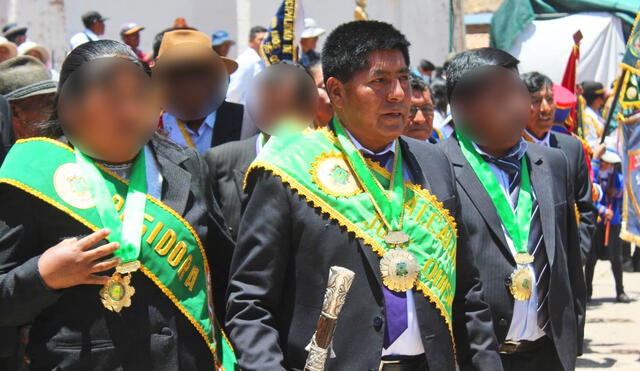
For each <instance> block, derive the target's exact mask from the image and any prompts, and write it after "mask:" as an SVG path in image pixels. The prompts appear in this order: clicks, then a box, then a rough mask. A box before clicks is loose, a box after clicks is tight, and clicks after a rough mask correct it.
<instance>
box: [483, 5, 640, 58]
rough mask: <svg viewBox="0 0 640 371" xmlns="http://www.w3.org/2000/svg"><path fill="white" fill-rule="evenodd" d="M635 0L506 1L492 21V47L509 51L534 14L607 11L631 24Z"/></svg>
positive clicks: (639, 9)
mask: <svg viewBox="0 0 640 371" xmlns="http://www.w3.org/2000/svg"><path fill="white" fill-rule="evenodd" d="M638 11H640V1H638V0H505V1H504V2H503V3H502V5H501V6H500V8H499V9H498V10H497V11H496V12H495V14H494V15H493V18H492V20H491V46H493V47H496V48H500V49H503V50H509V49H511V47H512V44H513V41H514V40H515V39H516V38H517V37H518V35H520V34H521V33H522V32H523V31H524V30H525V29H526V28H527V26H529V24H531V22H533V20H534V19H535V18H536V16H537V15H543V14H549V15H551V14H562V13H569V14H574V13H581V12H608V13H612V14H614V15H615V16H616V17H618V18H620V19H621V20H622V21H623V22H624V23H626V24H629V25H632V24H633V21H634V19H635V16H636V14H637V13H638Z"/></svg>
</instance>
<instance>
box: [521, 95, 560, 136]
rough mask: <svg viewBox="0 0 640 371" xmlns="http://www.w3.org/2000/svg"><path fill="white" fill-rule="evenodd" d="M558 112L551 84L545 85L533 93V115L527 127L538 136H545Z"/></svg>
mask: <svg viewBox="0 0 640 371" xmlns="http://www.w3.org/2000/svg"><path fill="white" fill-rule="evenodd" d="M555 114H556V102H555V100H554V99H553V90H552V88H551V86H545V87H543V88H542V89H540V90H538V91H537V92H535V93H532V94H531V115H530V117H529V123H528V124H527V129H528V130H529V132H530V133H532V134H534V135H535V136H537V137H538V138H542V137H544V136H545V135H546V134H547V132H548V131H549V130H551V127H552V126H553V120H554V117H555Z"/></svg>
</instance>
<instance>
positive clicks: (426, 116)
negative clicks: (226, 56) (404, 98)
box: [404, 90, 433, 141]
mask: <svg viewBox="0 0 640 371" xmlns="http://www.w3.org/2000/svg"><path fill="white" fill-rule="evenodd" d="M432 132H433V101H432V100H431V94H429V91H428V90H425V91H420V90H413V92H412V93H411V109H410V110H409V125H407V127H406V129H405V132H404V135H406V136H408V137H411V138H415V139H418V140H422V141H425V140H427V139H429V138H430V137H431V133H432Z"/></svg>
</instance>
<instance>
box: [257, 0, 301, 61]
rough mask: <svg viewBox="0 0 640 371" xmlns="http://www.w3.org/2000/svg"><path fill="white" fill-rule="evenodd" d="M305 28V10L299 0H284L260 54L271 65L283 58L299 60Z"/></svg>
mask: <svg viewBox="0 0 640 371" xmlns="http://www.w3.org/2000/svg"><path fill="white" fill-rule="evenodd" d="M303 29H304V12H303V10H302V3H301V2H300V1H298V0H283V1H282V4H281V5H280V7H279V8H278V11H277V12H276V15H275V16H274V17H273V20H272V21H271V26H270V27H269V30H268V32H267V37H265V39H264V41H263V42H262V44H261V45H260V55H261V56H262V59H263V60H264V63H265V64H266V65H267V66H269V65H272V64H276V63H278V62H280V61H283V60H289V61H293V62H297V61H298V58H299V54H298V49H299V48H298V41H299V40H300V34H301V33H302V30H303Z"/></svg>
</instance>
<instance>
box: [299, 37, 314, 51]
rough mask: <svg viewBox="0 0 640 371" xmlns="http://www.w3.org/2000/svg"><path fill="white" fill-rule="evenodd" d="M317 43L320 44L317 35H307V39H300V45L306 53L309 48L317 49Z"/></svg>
mask: <svg viewBox="0 0 640 371" xmlns="http://www.w3.org/2000/svg"><path fill="white" fill-rule="evenodd" d="M317 44H318V38H317V37H307V38H305V39H300V46H301V47H302V52H303V53H306V52H307V51H309V50H315V49H316V45H317Z"/></svg>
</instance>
